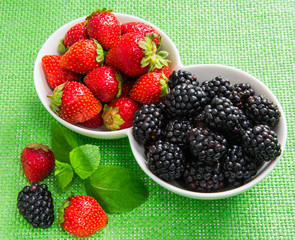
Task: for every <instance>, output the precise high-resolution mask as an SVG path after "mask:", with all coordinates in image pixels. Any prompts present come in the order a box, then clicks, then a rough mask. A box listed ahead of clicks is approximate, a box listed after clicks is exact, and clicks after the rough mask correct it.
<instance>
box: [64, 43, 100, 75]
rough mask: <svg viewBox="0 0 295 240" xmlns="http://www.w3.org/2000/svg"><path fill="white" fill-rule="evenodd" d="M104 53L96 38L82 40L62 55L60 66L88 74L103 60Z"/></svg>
mask: <svg viewBox="0 0 295 240" xmlns="http://www.w3.org/2000/svg"><path fill="white" fill-rule="evenodd" d="M103 58H104V53H103V49H102V47H101V46H100V44H99V43H98V42H97V41H96V40H91V39H84V40H80V41H78V42H76V43H74V45H72V46H71V47H70V49H69V50H68V51H67V52H66V53H65V54H64V55H63V56H62V57H61V59H60V66H61V67H63V68H65V69H67V70H69V71H73V72H76V73H80V74H87V73H89V72H90V71H92V70H93V69H95V68H98V67H99V66H100V64H101V62H103Z"/></svg>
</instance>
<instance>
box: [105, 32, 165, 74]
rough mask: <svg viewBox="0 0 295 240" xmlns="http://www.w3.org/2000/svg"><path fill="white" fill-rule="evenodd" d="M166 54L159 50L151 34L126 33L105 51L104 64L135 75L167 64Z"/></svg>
mask: <svg viewBox="0 0 295 240" xmlns="http://www.w3.org/2000/svg"><path fill="white" fill-rule="evenodd" d="M167 56H168V53H167V52H165V51H159V49H158V47H157V46H156V44H155V42H153V36H150V35H145V36H142V34H140V33H126V34H124V35H123V36H121V37H120V38H119V39H118V41H117V42H116V43H115V44H114V46H113V47H112V48H111V49H110V50H109V52H108V53H107V55H106V64H107V65H110V66H113V67H114V68H116V69H118V70H119V71H120V72H122V73H124V74H126V75H127V76H133V77H135V76H140V75H143V74H145V73H147V72H148V71H152V70H154V69H155V68H162V67H163V66H165V65H168V62H169V61H168V60H167V59H165V58H166V57H167Z"/></svg>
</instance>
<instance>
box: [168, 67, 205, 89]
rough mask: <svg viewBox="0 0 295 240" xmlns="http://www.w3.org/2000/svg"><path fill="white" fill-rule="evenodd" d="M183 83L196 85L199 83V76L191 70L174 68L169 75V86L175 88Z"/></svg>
mask: <svg viewBox="0 0 295 240" xmlns="http://www.w3.org/2000/svg"><path fill="white" fill-rule="evenodd" d="M181 83H186V84H192V85H195V86H198V85H199V81H198V80H197V77H196V76H195V75H193V74H192V73H191V72H189V71H185V70H182V69H180V70H178V71H177V70H174V71H173V72H172V73H171V74H170V76H169V80H168V86H169V88H170V89H173V88H175V87H176V86H177V85H179V84H181Z"/></svg>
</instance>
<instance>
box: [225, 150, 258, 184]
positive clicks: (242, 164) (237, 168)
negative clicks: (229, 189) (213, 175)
mask: <svg viewBox="0 0 295 240" xmlns="http://www.w3.org/2000/svg"><path fill="white" fill-rule="evenodd" d="M223 166H224V176H225V177H226V178H227V180H228V184H229V185H232V186H233V187H239V186H241V185H243V184H245V183H247V182H249V181H251V180H252V178H253V177H254V176H255V175H256V173H257V163H256V161H255V160H254V159H253V158H249V157H248V156H247V155H246V154H245V152H244V150H243V148H242V147H241V146H238V145H233V146H232V147H231V148H230V149H229V150H228V153H227V156H226V158H225V159H224V165H223Z"/></svg>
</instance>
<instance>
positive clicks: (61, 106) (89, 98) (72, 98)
mask: <svg viewBox="0 0 295 240" xmlns="http://www.w3.org/2000/svg"><path fill="white" fill-rule="evenodd" d="M48 97H50V98H51V102H50V107H51V109H52V110H53V111H54V112H55V113H56V114H57V115H58V116H60V117H61V118H62V119H64V120H66V121H68V122H70V123H81V122H85V121H87V120H89V119H90V118H92V117H94V116H95V115H96V114H98V113H99V112H100V111H101V109H102V106H101V103H100V102H99V101H98V100H97V99H96V98H95V97H94V96H93V94H92V93H91V91H90V90H89V89H88V88H87V87H86V86H84V85H83V84H81V83H79V82H66V83H64V84H61V85H59V86H58V87H56V88H55V89H54V91H53V94H52V95H50V96H48Z"/></svg>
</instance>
